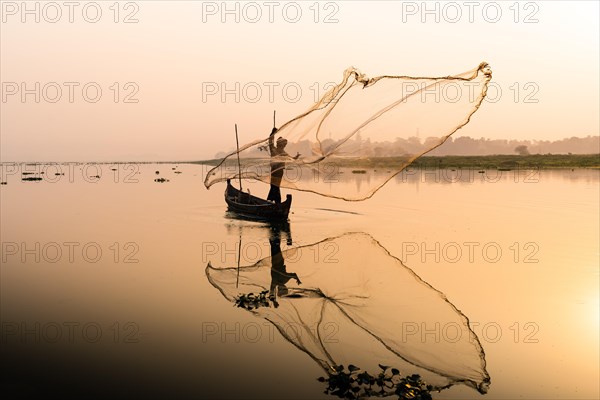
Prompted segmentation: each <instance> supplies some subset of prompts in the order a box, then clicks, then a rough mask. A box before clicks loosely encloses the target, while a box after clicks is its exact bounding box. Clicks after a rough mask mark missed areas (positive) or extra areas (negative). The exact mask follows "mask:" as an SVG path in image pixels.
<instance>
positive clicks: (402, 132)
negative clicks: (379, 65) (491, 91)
mask: <svg viewBox="0 0 600 400" xmlns="http://www.w3.org/2000/svg"><path fill="white" fill-rule="evenodd" d="M491 77H492V71H491V68H490V66H489V65H488V64H487V63H485V62H482V63H481V64H479V66H478V67H477V68H475V69H473V70H470V71H467V72H464V73H461V74H458V75H451V76H443V77H411V76H391V75H385V76H379V77H375V78H367V77H366V76H365V75H364V74H362V73H361V72H360V71H359V70H357V69H355V68H349V69H347V70H346V71H345V72H344V76H343V79H342V81H341V82H340V83H339V84H338V85H337V86H335V87H333V88H332V89H330V90H329V91H328V92H327V93H325V94H324V95H323V97H322V98H321V99H320V100H319V101H318V102H316V103H315V104H314V105H313V106H312V107H311V108H309V109H308V110H307V111H305V112H304V113H302V114H300V115H298V116H297V117H295V118H293V119H291V120H290V121H288V122H286V123H284V124H283V125H282V126H281V127H280V128H279V129H278V130H277V132H276V133H275V135H274V136H272V137H271V139H272V142H270V136H269V134H268V133H265V135H264V137H263V138H262V139H260V140H256V141H254V142H251V143H248V144H246V145H244V146H242V147H241V148H240V149H239V152H238V151H234V152H232V153H230V154H229V155H227V156H226V157H224V158H223V159H222V160H220V162H219V163H218V165H217V166H215V167H214V168H212V169H211V170H210V171H209V172H208V173H207V175H206V178H205V181H204V184H205V186H206V187H207V188H209V187H210V186H212V185H214V184H215V183H218V182H222V181H225V180H227V179H234V178H235V179H237V178H238V177H240V176H241V178H242V179H255V180H259V181H262V182H266V183H273V182H274V183H275V184H276V185H277V186H280V187H284V188H289V189H295V190H301V191H308V192H313V193H318V194H320V195H323V196H328V197H334V198H340V199H344V200H348V201H360V200H365V199H368V198H370V197H371V196H373V194H375V192H377V190H379V189H380V188H381V187H382V186H383V185H385V183H386V182H388V181H389V180H390V179H391V178H392V177H394V176H395V175H397V174H398V173H400V172H401V171H402V170H403V169H404V168H406V167H407V166H408V165H410V163H412V162H413V161H414V160H416V159H417V158H418V157H420V156H422V155H423V154H425V153H427V152H429V151H431V150H433V149H434V148H436V147H438V146H440V145H442V144H443V143H444V141H445V140H446V139H447V138H448V137H450V135H452V134H453V133H455V132H456V131H457V130H459V129H460V128H462V127H463V126H465V125H466V124H467V123H468V122H469V121H470V119H471V117H472V116H473V114H474V113H475V112H476V111H477V110H478V109H479V107H480V106H481V104H482V102H483V99H484V98H485V96H486V93H487V88H488V84H489V82H490V80H491ZM279 139H285V142H287V145H285V147H277V145H276V143H281V142H282V141H281V140H279ZM296 153H299V157H298V158H297V159H295V158H294V157H295V156H296ZM238 154H239V157H240V160H241V170H240V169H238V160H237V156H238ZM382 157H384V158H382ZM373 166H377V167H378V168H377V170H376V171H372V170H370V171H366V170H364V171H362V170H354V172H355V173H358V172H360V173H368V174H369V176H368V179H367V180H366V181H365V182H364V184H361V185H360V187H359V188H356V189H354V188H350V187H347V186H345V185H335V183H336V182H341V181H343V180H344V176H343V174H344V173H351V172H352V171H353V168H357V167H373ZM371 169H372V168H371ZM281 175H282V176H281ZM274 177H275V179H274Z"/></svg>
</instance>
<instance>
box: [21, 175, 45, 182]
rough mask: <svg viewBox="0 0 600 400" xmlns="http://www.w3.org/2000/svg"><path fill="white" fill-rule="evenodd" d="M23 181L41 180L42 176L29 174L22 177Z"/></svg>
mask: <svg viewBox="0 0 600 400" xmlns="http://www.w3.org/2000/svg"><path fill="white" fill-rule="evenodd" d="M21 180H22V181H41V180H42V178H40V177H39V176H27V177H25V178H21Z"/></svg>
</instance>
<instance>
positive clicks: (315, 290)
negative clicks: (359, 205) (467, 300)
mask: <svg viewBox="0 0 600 400" xmlns="http://www.w3.org/2000/svg"><path fill="white" fill-rule="evenodd" d="M278 245H279V244H278V239H277V238H275V239H273V238H272V239H271V250H272V256H271V257H267V258H265V259H263V260H261V261H259V262H257V263H256V264H253V265H249V266H241V267H239V268H238V267H233V268H215V267H213V266H212V265H211V264H210V263H209V265H208V266H207V268H206V275H207V277H208V280H209V282H210V283H211V284H212V285H213V286H214V287H215V288H217V289H218V290H219V291H220V292H221V293H222V294H223V296H225V297H226V298H227V300H229V301H231V302H232V303H235V304H236V305H237V306H238V307H242V308H244V309H246V310H249V311H250V312H252V313H254V314H255V315H256V316H257V317H261V318H264V319H265V320H267V321H270V322H271V323H272V324H274V325H275V327H276V328H277V329H278V331H279V332H280V333H281V334H282V335H283V337H284V338H285V339H286V340H288V341H289V342H290V343H292V344H293V345H295V346H296V347H297V348H298V349H300V350H302V351H303V352H305V353H306V354H308V355H309V356H310V357H311V358H312V359H313V360H314V361H316V362H317V363H318V364H319V365H320V366H321V367H322V368H323V369H325V371H328V372H332V371H333V368H334V367H335V366H336V365H340V364H342V365H349V364H354V365H357V366H359V367H360V368H361V369H363V370H364V371H369V372H371V373H374V372H377V371H378V370H379V367H378V364H382V365H387V366H392V367H395V368H398V369H399V370H400V372H401V373H402V374H403V375H409V374H419V375H420V376H421V377H422V378H423V379H424V380H425V382H427V383H428V384H430V385H433V386H434V388H436V389H442V388H446V387H449V386H451V385H453V384H456V383H464V384H466V385H468V386H471V387H473V388H475V389H477V390H478V391H479V392H481V393H485V392H486V391H487V388H488V385H489V382H490V377H489V375H488V373H487V371H486V362H485V354H484V351H483V349H482V347H481V344H480V342H479V339H478V338H477V336H476V335H475V333H474V332H473V331H472V330H471V328H470V327H469V320H468V319H467V317H466V316H465V315H464V314H463V313H461V312H460V311H459V310H458V309H457V308H456V307H455V306H454V305H453V304H452V303H450V301H449V300H448V299H447V298H446V296H445V295H444V294H443V293H442V292H440V291H438V290H436V289H435V288H433V287H432V286H430V285H429V284H428V283H426V282H424V281H423V280H421V279H420V278H419V277H418V276H417V275H416V274H415V273H414V272H413V271H412V270H411V269H409V268H408V267H406V266H405V265H403V264H402V262H401V261H400V260H398V259H397V258H395V257H394V256H392V255H391V254H390V253H389V252H388V251H387V250H386V249H385V248H383V247H382V246H381V245H380V244H379V242H377V241H376V240H375V239H373V238H372V237H371V236H369V235H367V234H365V233H348V234H344V235H342V236H339V237H336V238H331V239H327V240H324V241H322V242H319V243H317V244H313V245H309V246H303V247H296V248H291V249H287V250H285V251H283V252H281V253H278V252H279V248H278Z"/></svg>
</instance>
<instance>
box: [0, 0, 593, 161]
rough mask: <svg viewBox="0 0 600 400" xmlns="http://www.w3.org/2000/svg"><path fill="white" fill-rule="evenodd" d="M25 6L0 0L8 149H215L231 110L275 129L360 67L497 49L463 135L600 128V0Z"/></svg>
mask: <svg viewBox="0 0 600 400" xmlns="http://www.w3.org/2000/svg"><path fill="white" fill-rule="evenodd" d="M26 8H27V10H25V9H24V6H23V3H22V2H21V1H17V2H12V1H2V2H1V11H2V16H1V18H2V19H1V28H0V49H1V50H0V75H1V76H0V78H1V79H0V80H1V82H2V96H1V97H2V98H1V103H0V105H1V116H0V117H1V122H0V128H1V140H0V145H1V149H0V156H1V161H35V160H38V161H71V160H81V161H94V160H97V161H109V160H194V159H203V158H211V157H213V156H214V154H215V153H217V152H219V151H223V150H229V149H231V148H232V147H233V146H234V145H235V137H234V131H233V125H234V123H237V124H238V126H239V129H240V137H241V142H242V143H245V142H248V141H250V140H253V139H256V138H258V137H260V136H263V135H265V134H268V132H269V130H270V127H271V124H272V112H273V110H274V109H277V112H278V118H277V120H278V124H279V125H281V124H282V123H283V122H285V121H287V120H288V119H290V118H292V117H294V116H296V115H297V114H300V113H301V112H302V111H304V110H305V109H306V108H308V107H309V106H310V105H311V104H312V103H313V102H314V101H315V100H316V98H317V97H318V96H320V95H321V94H322V93H323V92H324V90H325V89H326V87H327V84H328V83H329V82H338V81H339V80H340V79H341V77H342V73H343V71H344V70H345V69H346V68H347V67H348V66H351V65H352V66H355V67H358V68H359V69H361V70H362V71H363V72H364V73H366V74H367V75H368V76H376V75H383V74H388V75H421V76H422V75H429V76H442V75H449V74H454V73H460V72H464V71H467V70H470V69H472V68H475V67H477V65H478V64H479V63H480V62H481V61H487V62H488V63H489V64H490V65H491V67H492V69H493V82H494V84H493V87H492V88H491V89H490V101H486V102H485V103H484V104H483V106H482V108H481V109H480V111H478V113H477V114H476V115H475V117H474V119H473V120H472V122H471V123H470V124H469V125H468V126H466V127H465V128H464V129H463V130H461V131H459V132H458V133H457V135H468V136H472V137H476V138H479V137H487V138H494V139H498V138H506V139H549V140H556V139H561V138H564V137H570V136H587V135H598V134H599V114H598V110H599V108H600V104H599V48H600V45H599V25H598V18H599V7H598V2H597V1H588V2H554V1H553V2H543V1H536V2H519V3H516V2H513V1H509V2H478V1H473V2H462V1H458V2H450V3H446V2H428V3H423V2H421V1H418V2H410V1H408V2H406V1H404V2H400V1H399V2H392V1H388V2H366V1H365V2H363V1H356V2H348V1H343V2H342V1H337V2H336V1H331V2H319V3H317V2H313V1H309V2H279V1H272V2H269V1H265V2H263V1H258V2H249V3H247V2H229V3H226V4H225V3H222V2H220V1H218V2H210V1H209V2H201V1H182V2H162V1H135V2H120V3H118V4H117V6H115V5H114V2H113V1H107V2H102V1H99V2H85V1H83V2H77V1H76V2H73V3H68V2H67V4H65V3H64V2H62V1H59V2H54V3H45V2H28V3H26ZM36 19H37V21H36ZM71 21H72V22H71ZM115 21H116V22H115ZM126 21H128V22H129V23H126ZM98 90H100V91H101V95H97V92H98ZM36 101H39V102H36ZM595 150H596V151H597V149H595ZM592 151H593V149H592Z"/></svg>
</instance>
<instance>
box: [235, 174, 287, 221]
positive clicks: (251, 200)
mask: <svg viewBox="0 0 600 400" xmlns="http://www.w3.org/2000/svg"><path fill="white" fill-rule="evenodd" d="M225 202H226V203H227V207H228V210H229V211H231V212H233V213H235V214H237V215H239V216H241V217H243V218H249V219H256V220H263V221H285V220H287V218H288V215H289V212H290V208H291V206H292V195H291V194H288V195H287V196H286V199H285V201H283V202H281V203H279V204H276V203H272V202H270V201H267V200H263V199H261V198H260V197H256V196H252V195H251V194H249V193H244V192H242V191H240V190H239V189H236V188H235V187H233V186H232V185H231V182H230V181H229V180H227V188H226V189H225Z"/></svg>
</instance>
